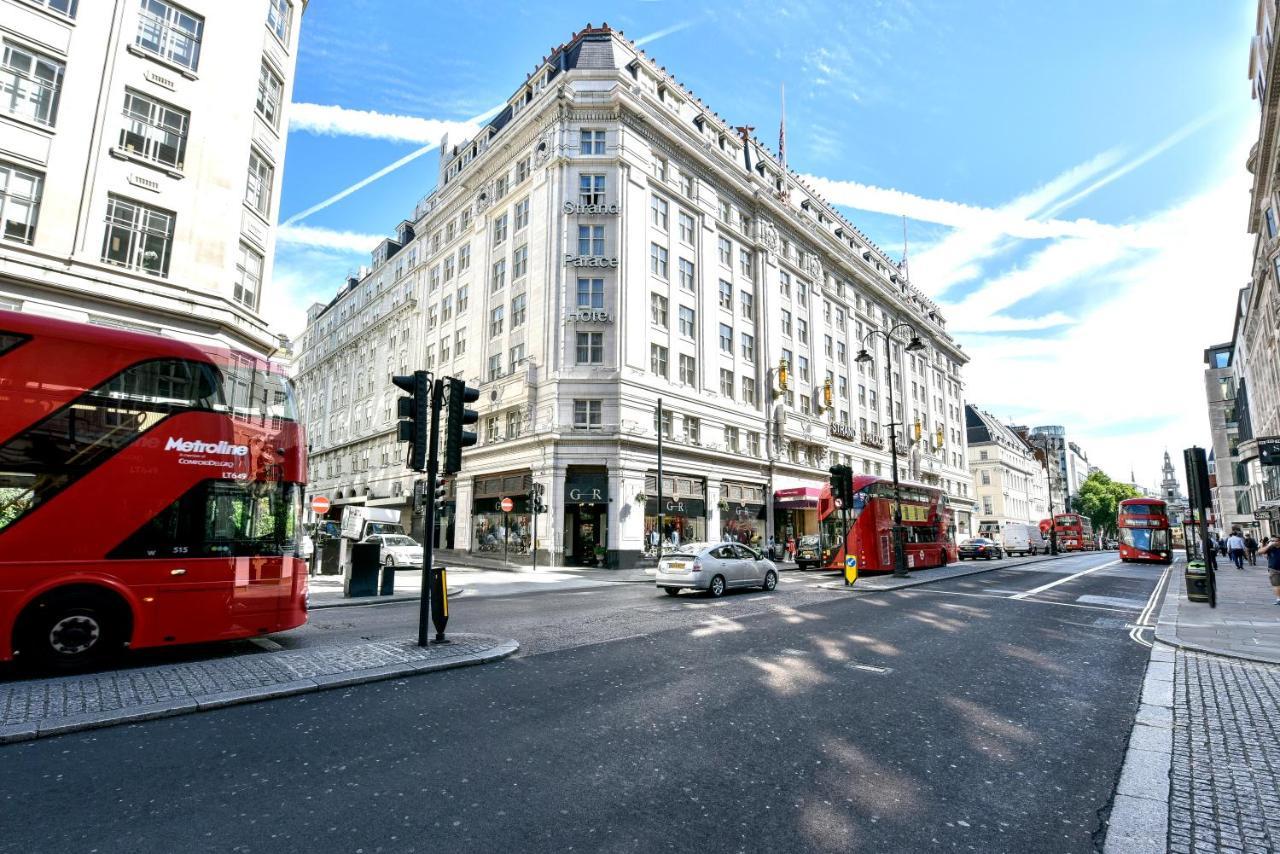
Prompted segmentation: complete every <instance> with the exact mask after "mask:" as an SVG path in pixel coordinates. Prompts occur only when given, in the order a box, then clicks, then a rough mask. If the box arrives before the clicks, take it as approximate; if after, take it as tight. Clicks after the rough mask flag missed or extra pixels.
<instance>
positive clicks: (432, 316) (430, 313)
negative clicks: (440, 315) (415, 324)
mask: <svg viewBox="0 0 1280 854" xmlns="http://www.w3.org/2000/svg"><path fill="white" fill-rule="evenodd" d="M427 328H428V329H435V328H436V307H435V306H434V305H433V306H431V308H429V309H427Z"/></svg>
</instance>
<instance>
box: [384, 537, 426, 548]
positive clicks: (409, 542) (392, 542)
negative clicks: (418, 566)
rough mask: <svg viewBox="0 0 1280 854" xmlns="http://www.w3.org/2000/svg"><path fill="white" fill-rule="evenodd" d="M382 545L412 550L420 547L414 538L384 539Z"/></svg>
mask: <svg viewBox="0 0 1280 854" xmlns="http://www.w3.org/2000/svg"><path fill="white" fill-rule="evenodd" d="M382 544H383V545H384V546H408V547H410V548H412V547H413V546H416V545H418V543H417V542H416V541H415V540H414V539H413V538H412V537H383V538H382Z"/></svg>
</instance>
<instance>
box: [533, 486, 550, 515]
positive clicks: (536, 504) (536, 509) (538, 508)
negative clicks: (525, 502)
mask: <svg viewBox="0 0 1280 854" xmlns="http://www.w3.org/2000/svg"><path fill="white" fill-rule="evenodd" d="M544 488H545V487H543V485H542V484H540V483H536V482H535V483H531V484H529V512H530V513H543V512H546V509H547V505H545V504H543V503H542V491H543V489H544Z"/></svg>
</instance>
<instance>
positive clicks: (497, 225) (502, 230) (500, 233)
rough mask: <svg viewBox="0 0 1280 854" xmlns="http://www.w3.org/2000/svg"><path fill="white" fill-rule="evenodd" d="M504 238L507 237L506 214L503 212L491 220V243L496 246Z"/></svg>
mask: <svg viewBox="0 0 1280 854" xmlns="http://www.w3.org/2000/svg"><path fill="white" fill-rule="evenodd" d="M506 239H507V215H506V214H503V215H502V216H500V217H498V218H496V219H495V220H494V221H493V245H494V246H497V245H498V244H499V243H501V242H502V241H504V240H506Z"/></svg>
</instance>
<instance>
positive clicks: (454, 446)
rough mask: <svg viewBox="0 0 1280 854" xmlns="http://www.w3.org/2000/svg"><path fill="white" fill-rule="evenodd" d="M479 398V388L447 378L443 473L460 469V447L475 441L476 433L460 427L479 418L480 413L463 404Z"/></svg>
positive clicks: (453, 472)
mask: <svg viewBox="0 0 1280 854" xmlns="http://www.w3.org/2000/svg"><path fill="white" fill-rule="evenodd" d="M479 399H480V389H478V388H472V387H471V386H469V385H467V384H466V383H464V382H463V381H462V380H460V379H457V378H451V379H450V380H449V396H448V416H449V425H448V427H447V428H446V431H445V437H444V473H445V474H456V473H457V472H459V471H462V449H463V448H470V447H471V446H472V445H474V444H475V443H476V434H475V433H472V432H471V431H470V430H464V429H462V428H463V427H465V426H467V425H468V424H475V423H476V422H477V421H479V420H480V413H478V412H476V411H475V410H474V409H467V408H466V405H465V404H468V403H475V402H476V401H477V400H479Z"/></svg>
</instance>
